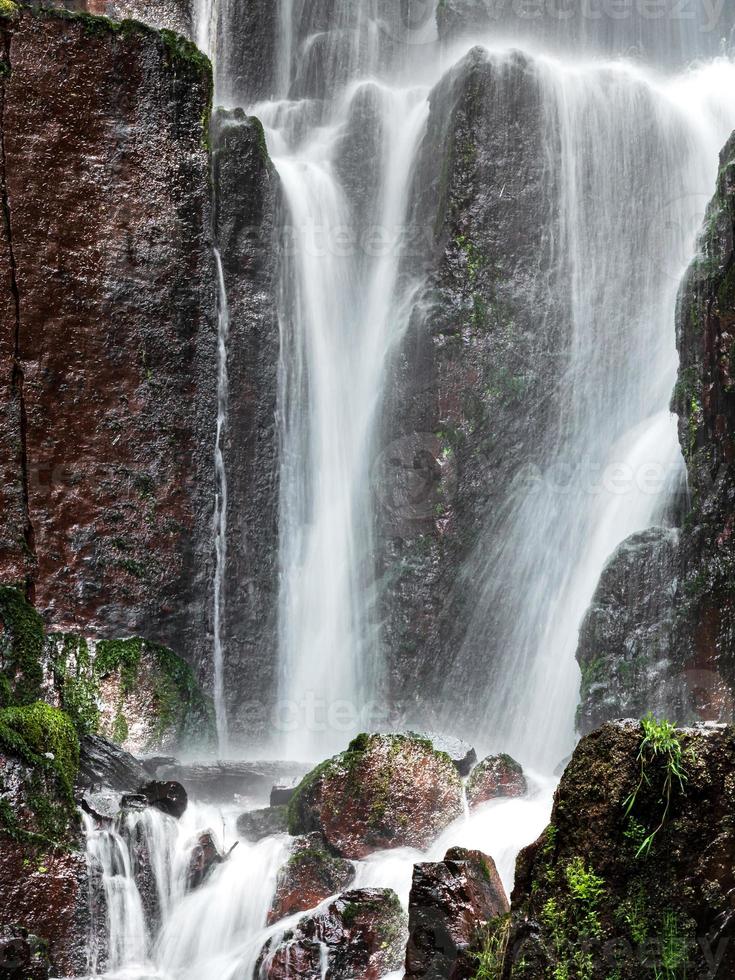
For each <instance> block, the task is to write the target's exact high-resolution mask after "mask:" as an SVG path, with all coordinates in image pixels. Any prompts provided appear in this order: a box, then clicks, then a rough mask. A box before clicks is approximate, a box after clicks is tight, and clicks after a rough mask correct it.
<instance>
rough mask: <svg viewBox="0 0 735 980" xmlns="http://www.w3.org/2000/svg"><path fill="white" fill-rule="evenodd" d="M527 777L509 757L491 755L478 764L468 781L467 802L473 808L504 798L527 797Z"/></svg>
mask: <svg viewBox="0 0 735 980" xmlns="http://www.w3.org/2000/svg"><path fill="white" fill-rule="evenodd" d="M527 792H528V784H527V783H526V777H525V776H524V775H523V769H522V768H521V766H520V765H519V764H518V763H517V762H516V761H515V759H512V758H511V757H510V756H509V755H505V754H501V755H490V756H488V757H487V759H483V760H482V762H480V763H478V765H476V766H475V768H474V769H473V770H472V772H471V773H470V778H469V779H468V780H467V802H468V803H469V805H470V806H471V807H474V806H479V804H480V803H487V801H488V800H497V799H500V798H502V797H516V796H525V795H526V793H527Z"/></svg>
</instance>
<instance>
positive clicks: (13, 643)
mask: <svg viewBox="0 0 735 980" xmlns="http://www.w3.org/2000/svg"><path fill="white" fill-rule="evenodd" d="M43 645H44V629H43V620H42V619H41V617H40V616H39V614H38V613H37V612H36V610H35V609H34V608H33V606H32V605H31V604H30V603H29V602H28V600H27V599H26V597H25V595H24V593H23V591H22V590H21V589H19V588H16V587H13V586H8V585H3V586H0V704H4V705H8V704H10V703H14V704H32V703H33V702H34V701H36V700H38V699H39V698H40V697H41V689H42V686H43V666H42V660H43Z"/></svg>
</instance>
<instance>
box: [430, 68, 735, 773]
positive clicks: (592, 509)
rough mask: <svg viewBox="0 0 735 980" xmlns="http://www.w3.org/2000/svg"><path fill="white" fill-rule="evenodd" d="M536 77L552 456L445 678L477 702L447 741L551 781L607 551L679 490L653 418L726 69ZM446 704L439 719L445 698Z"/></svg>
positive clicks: (664, 428) (730, 123)
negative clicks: (551, 351)
mask: <svg viewBox="0 0 735 980" xmlns="http://www.w3.org/2000/svg"><path fill="white" fill-rule="evenodd" d="M535 67H536V72H537V80H538V85H539V86H540V88H541V91H542V94H543V99H544V105H545V107H546V115H547V128H548V132H547V136H546V140H547V144H548V145H549V147H552V146H556V145H558V144H559V143H560V145H561V176H562V183H561V194H560V200H559V214H560V217H561V232H560V234H561V240H560V241H559V242H558V244H557V248H556V252H557V254H558V255H560V256H563V257H564V260H565V262H567V263H568V266H569V271H568V273H567V274H566V277H567V281H568V283H569V286H568V288H569V296H570V305H571V339H570V344H569V351H568V352H567V353H566V354H565V358H566V360H565V365H564V370H563V372H562V375H561V381H560V391H559V392H554V393H553V395H554V397H557V396H558V404H559V409H558V412H559V418H558V420H557V424H556V426H555V427H554V428H553V429H552V430H551V431H552V434H553V433H556V434H555V435H552V438H553V440H554V441H553V443H552V445H550V446H549V447H548V453H547V456H546V458H544V459H540V460H538V461H535V460H532V461H530V463H531V466H530V467H529V470H528V472H527V473H526V476H527V479H526V480H525V481H523V482H522V483H521V485H520V486H519V487H518V488H515V489H514V493H513V494H512V495H511V498H510V501H509V507H508V511H507V513H504V514H503V515H502V518H501V521H500V522H498V521H497V520H493V521H491V522H490V523H489V526H488V533H487V535H486V536H485V537H481V539H480V541H479V542H478V545H477V547H476V548H475V552H474V555H473V557H472V559H471V560H470V562H469V563H468V565H467V567H466V569H465V571H464V574H463V576H462V581H461V583H460V588H463V589H468V590H470V591H471V594H472V596H473V612H472V617H471V620H470V622H469V625H468V628H467V630H466V634H465V641H464V644H463V647H462V649H461V651H460V652H459V655H458V657H457V667H458V670H459V671H460V673H461V677H462V685H461V692H462V693H463V694H464V695H465V697H466V696H467V692H469V691H471V690H475V691H476V692H477V694H476V700H474V707H473V710H470V711H469V712H465V714H464V715H463V717H462V720H461V722H460V727H461V729H462V732H463V733H464V734H465V735H470V736H471V737H475V738H477V737H478V732H479V733H481V737H482V736H484V738H485V739H486V740H487V743H488V744H489V745H492V746H495V747H497V748H503V747H511V751H513V752H514V753H516V754H517V755H518V756H520V758H522V759H523V760H524V761H526V762H527V763H529V764H533V765H536V766H540V767H542V768H545V769H546V770H547V771H549V772H550V771H551V770H552V769H553V768H554V766H555V765H557V764H558V763H559V762H560V761H561V760H562V759H563V758H564V756H565V755H567V754H568V753H569V752H570V751H571V748H572V746H573V739H574V734H573V733H574V713H575V708H576V704H577V700H578V692H579V672H578V668H577V665H576V663H575V659H574V654H575V650H576V645H577V635H578V630H579V626H580V623H581V621H582V618H583V616H584V614H585V612H586V610H587V608H588V607H589V604H590V602H591V599H592V596H593V593H594V590H595V588H596V586H597V583H598V581H599V578H600V574H601V572H602V570H603V568H604V566H605V563H606V561H607V560H608V558H609V557H610V556H611V554H612V553H613V551H614V550H615V548H616V547H617V545H618V544H619V543H620V542H621V541H622V540H624V539H625V538H626V537H628V536H629V535H631V534H633V533H634V532H636V531H640V530H643V529H645V528H647V527H649V526H651V525H653V524H657V523H661V522H662V521H663V520H664V517H665V512H666V510H667V507H668V506H669V503H670V499H671V494H672V490H673V489H674V488H675V487H676V486H677V484H678V483H679V482H680V481H681V480H682V479H683V461H682V459H681V453H680V450H679V444H678V438H677V432H676V420H675V417H674V416H673V415H671V414H670V412H669V409H668V405H669V399H670V397H671V392H672V391H673V387H674V382H675V379H676V370H677V357H676V350H675V344H674V328H673V325H674V318H675V307H676V297H677V291H678V286H679V283H680V281H681V278H682V276H683V273H684V271H685V269H686V266H687V264H688V262H689V260H690V259H691V256H692V255H693V254H694V251H695V242H696V236H697V233H698V231H699V228H700V227H701V223H702V218H703V214H704V209H705V207H706V203H707V202H708V200H709V198H710V196H711V189H712V187H713V186H714V183H715V177H716V174H717V161H718V153H719V148H720V147H721V146H722V145H723V144H724V142H725V140H726V138H727V134H729V133H730V132H731V131H732V129H733V127H734V126H735V112H734V111H733V107H732V105H728V99H727V95H726V93H727V92H728V91H731V90H732V86H733V84H734V83H735V65H733V64H732V63H731V62H725V61H722V62H715V63H713V64H711V65H709V66H707V67H702V68H699V69H696V70H692V71H689V72H686V73H685V74H684V75H682V76H679V77H674V78H664V77H660V76H656V75H652V74H649V73H647V72H644V71H643V70H641V69H637V68H633V67H631V66H629V65H626V64H624V63H616V64H613V63H608V64H604V63H598V62H592V63H587V64H585V63H579V64H576V65H575V64H572V63H569V62H568V61H565V62H559V61H556V60H553V59H549V58H545V57H538V58H537V59H536V62H535ZM488 637H490V638H491V639H490V643H489V644H488ZM488 645H489V646H490V649H491V650H492V653H491V654H490V663H489V664H488V669H487V673H486V675H485V677H483V674H482V672H481V671H479V670H478V666H479V665H480V664H482V663H483V662H485V660H486V657H487V654H486V650H487V648H488ZM478 675H479V683H478ZM452 684H453V685H454V686H455V687H456V685H457V676H456V675H452ZM445 698H446V701H447V704H449V705H451V707H452V708H453V709H455V710H456V707H457V701H456V699H454V698H453V695H452V691H451V689H450V688H449V687H447V689H446V690H445ZM455 718H456V714H454V715H450V714H447V719H449V720H448V723H449V724H451V723H452V721H454V719H455Z"/></svg>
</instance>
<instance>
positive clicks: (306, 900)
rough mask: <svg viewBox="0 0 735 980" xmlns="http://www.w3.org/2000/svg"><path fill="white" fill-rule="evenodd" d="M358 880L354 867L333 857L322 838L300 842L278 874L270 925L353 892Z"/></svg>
mask: <svg viewBox="0 0 735 980" xmlns="http://www.w3.org/2000/svg"><path fill="white" fill-rule="evenodd" d="M354 879H355V868H354V865H353V864H352V863H351V862H350V861H346V860H345V859H344V858H339V857H335V856H334V855H333V854H330V853H329V852H328V851H327V849H326V845H325V843H324V840H323V838H322V836H321V834H308V835H306V836H305V837H298V838H296V840H295V841H294V843H293V846H292V848H291V856H290V857H289V859H288V861H287V862H286V864H284V866H283V867H282V868H281V870H280V871H279V872H278V881H277V883H276V893H275V895H274V897H273V904H272V905H271V909H270V912H269V913H268V924H269V925H271V924H272V923H274V922H277V921H278V920H279V919H284V918H285V917H286V916H287V915H293V913H294V912H305V911H306V910H307V909H313V908H315V907H316V906H317V905H319V903H320V902H323V901H324V900H325V899H326V898H329V896H330V895H336V894H337V893H338V892H342V891H344V890H345V889H346V888H349V887H350V885H351V884H352V882H353V881H354Z"/></svg>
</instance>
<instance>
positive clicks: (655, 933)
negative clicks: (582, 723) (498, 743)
mask: <svg viewBox="0 0 735 980" xmlns="http://www.w3.org/2000/svg"><path fill="white" fill-rule="evenodd" d="M674 769H675V770H676V772H677V773H680V774H681V779H680V778H679V776H677V775H675V774H674ZM734 772H735V729H733V728H732V727H725V726H706V727H705V726H702V727H698V728H692V729H674V728H673V727H671V726H669V725H668V724H667V723H664V722H656V721H654V720H653V719H647V720H646V721H645V722H644V723H638V722H632V721H630V722H616V723H609V724H606V725H604V726H603V727H602V728H600V729H598V730H597V731H595V732H593V733H592V734H591V735H589V736H587V737H586V738H583V739H582V741H581V742H580V743H579V745H578V746H577V749H576V751H575V752H574V755H573V757H572V761H571V762H570V764H569V766H568V767H567V769H566V771H565V773H564V776H563V777H562V780H561V783H560V785H559V789H558V790H557V793H556V797H555V801H554V807H553V811H552V814H551V824H550V825H549V827H548V828H547V830H546V831H545V833H544V834H543V835H542V836H541V837H540V839H539V840H538V841H537V842H536V843H535V844H532V845H531V846H530V847H528V848H526V850H525V851H523V852H522V853H521V855H520V857H519V859H518V864H517V868H516V884H515V888H514V891H513V894H512V916H511V929H510V936H509V941H508V953H507V956H506V962H505V969H504V972H503V973H502V974H498V975H502V977H503V978H506V980H507V978H512V980H552V978H554V977H560V976H569V977H574V976H581V975H584V976H585V977H586V978H588V980H609V978H611V977H614V976H617V977H620V978H621V980H638V978H642V977H646V976H648V975H651V976H655V970H654V967H656V968H657V969H658V970H659V974H660V975H663V976H666V973H667V971H668V975H669V976H670V977H672V978H680V977H682V978H683V977H700V976H701V977H704V976H717V977H731V976H735V941H734V939H735V936H734V927H733V888H734V887H735V878H734V875H733V865H732V854H733V852H734V851H735V824H734V823H733V819H732V814H733V812H734V810H735V780H733V773H734ZM580 964H582V965H581V966H580ZM664 967H666V968H664ZM582 969H583V970H584V973H583V974H582V972H581V971H582Z"/></svg>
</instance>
